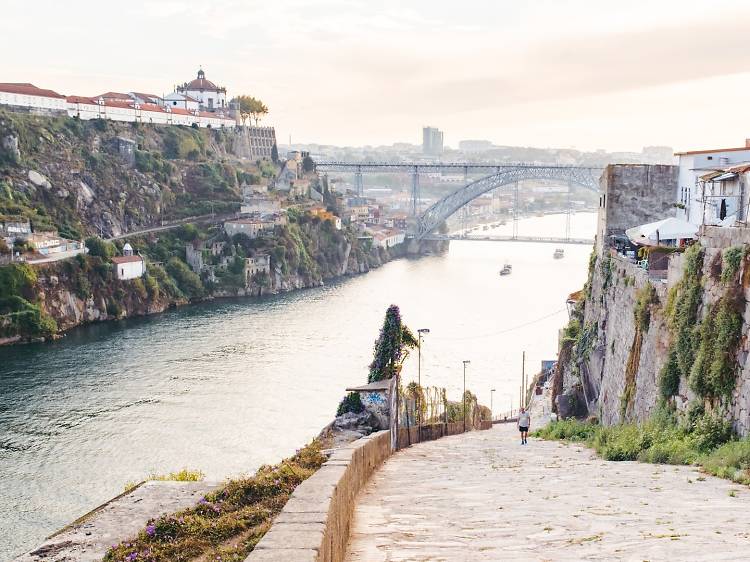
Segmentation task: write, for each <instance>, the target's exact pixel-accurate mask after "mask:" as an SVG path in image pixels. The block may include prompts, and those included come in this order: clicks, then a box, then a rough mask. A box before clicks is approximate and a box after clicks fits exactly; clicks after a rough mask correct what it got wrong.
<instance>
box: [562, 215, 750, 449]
mask: <svg viewBox="0 0 750 562" xmlns="http://www.w3.org/2000/svg"><path fill="white" fill-rule="evenodd" d="M722 230H723V232H720V233H716V232H712V233H711V235H710V236H707V237H705V238H703V239H702V240H701V243H700V244H696V245H695V246H693V247H691V248H689V249H688V250H686V251H685V252H684V253H683V254H675V255H674V256H673V257H672V258H671V260H670V272H669V276H668V280H667V281H666V282H663V281H661V280H658V279H650V278H649V276H648V273H647V272H646V271H644V270H642V269H639V268H637V267H636V266H635V265H633V264H631V263H629V262H627V261H625V260H623V259H621V258H618V257H616V256H611V255H610V254H609V252H608V250H605V251H604V252H603V253H602V254H600V255H596V254H594V255H592V260H591V267H590V275H589V281H588V282H587V284H586V287H585V290H584V295H585V299H584V300H583V301H582V302H581V303H579V305H578V307H577V310H576V312H575V314H574V315H573V318H572V319H571V324H570V325H569V327H568V328H567V329H566V330H565V331H564V332H563V337H562V338H561V353H560V369H559V380H558V381H557V386H556V390H557V394H558V395H559V396H558V398H557V399H556V400H557V408H558V411H559V413H560V414H561V415H563V416H565V415H579V416H585V415H591V416H596V417H597V418H599V419H600V420H601V421H602V423H604V424H608V425H610V424H615V423H619V422H623V421H644V420H646V419H648V418H649V417H650V416H651V415H652V414H653V412H654V411H655V410H656V408H657V407H668V408H670V409H672V410H674V411H675V412H676V413H677V414H678V415H688V414H689V412H695V411H698V410H699V411H708V412H712V413H713V414H715V415H717V416H720V417H723V418H725V419H727V420H730V421H731V422H732V423H733V425H734V428H735V430H736V431H737V432H738V433H740V434H741V435H747V434H748V433H750V363H749V362H748V361H747V358H748V354H749V352H750V348H749V347H748V338H747V335H748V326H749V325H750V310H749V309H748V307H747V300H748V296H750V293H748V287H750V256H749V252H750V245H748V244H747V243H746V240H745V238H746V233H745V231H744V230H739V229H722ZM733 232H734V233H735V235H734V236H733ZM735 242H737V243H735Z"/></svg>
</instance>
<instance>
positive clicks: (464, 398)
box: [463, 360, 471, 433]
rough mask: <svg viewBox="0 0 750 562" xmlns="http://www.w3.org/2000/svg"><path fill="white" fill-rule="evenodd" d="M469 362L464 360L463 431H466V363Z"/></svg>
mask: <svg viewBox="0 0 750 562" xmlns="http://www.w3.org/2000/svg"><path fill="white" fill-rule="evenodd" d="M469 363H471V361H468V360H464V394H463V403H464V433H466V365H468V364H469Z"/></svg>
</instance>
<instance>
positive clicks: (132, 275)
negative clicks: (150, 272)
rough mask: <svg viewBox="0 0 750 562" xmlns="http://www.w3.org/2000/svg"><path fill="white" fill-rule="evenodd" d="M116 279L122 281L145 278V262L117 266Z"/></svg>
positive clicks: (118, 264)
mask: <svg viewBox="0 0 750 562" xmlns="http://www.w3.org/2000/svg"><path fill="white" fill-rule="evenodd" d="M115 277H117V278H118V279H120V280H121V281H127V280H128V279H137V278H138V277H143V260H141V261H132V262H126V263H117V264H115Z"/></svg>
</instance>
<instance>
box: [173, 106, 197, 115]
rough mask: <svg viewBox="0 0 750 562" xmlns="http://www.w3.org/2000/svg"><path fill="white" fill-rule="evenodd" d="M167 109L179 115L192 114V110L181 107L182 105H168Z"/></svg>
mask: <svg viewBox="0 0 750 562" xmlns="http://www.w3.org/2000/svg"><path fill="white" fill-rule="evenodd" d="M169 111H170V112H171V113H177V114H179V115H193V112H192V111H190V110H189V109H185V108H182V107H172V106H170V107H169Z"/></svg>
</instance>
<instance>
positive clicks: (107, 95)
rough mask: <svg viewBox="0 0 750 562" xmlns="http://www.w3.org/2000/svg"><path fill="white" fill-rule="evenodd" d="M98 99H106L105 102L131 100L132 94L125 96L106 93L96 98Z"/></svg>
mask: <svg viewBox="0 0 750 562" xmlns="http://www.w3.org/2000/svg"><path fill="white" fill-rule="evenodd" d="M96 97H97V98H104V99H105V100H112V99H114V100H130V99H133V98H131V97H130V94H123V93H122V92H104V93H103V94H99V95H98V96H96Z"/></svg>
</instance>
